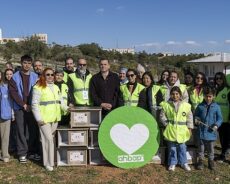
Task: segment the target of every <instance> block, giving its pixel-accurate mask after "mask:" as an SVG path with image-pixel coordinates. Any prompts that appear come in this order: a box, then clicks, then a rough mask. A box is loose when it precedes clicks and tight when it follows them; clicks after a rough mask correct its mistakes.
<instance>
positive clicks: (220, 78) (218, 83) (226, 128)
mask: <svg viewBox="0 0 230 184" xmlns="http://www.w3.org/2000/svg"><path fill="white" fill-rule="evenodd" d="M214 84H215V88H216V97H215V99H214V101H215V102H216V103H217V104H218V105H219V106H220V109H221V113H222V117H223V123H222V124H221V126H220V127H219V129H218V130H219V137H220V144H221V148H222V151H221V155H220V158H219V161H220V162H223V161H225V160H226V152H227V151H228V150H230V123H229V112H230V111H229V108H230V89H229V86H228V85H227V81H226V77H225V75H224V74H223V73H222V72H218V73H216V74H215V77H214Z"/></svg>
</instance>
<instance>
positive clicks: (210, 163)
mask: <svg viewBox="0 0 230 184" xmlns="http://www.w3.org/2000/svg"><path fill="white" fill-rule="evenodd" d="M208 168H209V169H211V170H214V169H215V164H214V160H208Z"/></svg>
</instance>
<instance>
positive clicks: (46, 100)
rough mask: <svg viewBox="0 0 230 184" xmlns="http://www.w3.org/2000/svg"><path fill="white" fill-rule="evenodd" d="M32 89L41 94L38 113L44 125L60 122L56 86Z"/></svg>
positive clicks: (58, 94)
mask: <svg viewBox="0 0 230 184" xmlns="http://www.w3.org/2000/svg"><path fill="white" fill-rule="evenodd" d="M33 89H34V90H35V91H36V90H37V91H39V92H40V93H41V97H40V103H39V111H40V114H41V118H42V120H43V121H44V122H45V123H51V122H58V121H60V120H61V105H60V90H59V88H58V86H56V85H53V89H52V90H51V89H50V88H49V87H45V88H41V87H39V86H38V85H35V86H34V87H33Z"/></svg>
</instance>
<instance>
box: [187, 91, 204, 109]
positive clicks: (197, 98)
mask: <svg viewBox="0 0 230 184" xmlns="http://www.w3.org/2000/svg"><path fill="white" fill-rule="evenodd" d="M189 98H190V101H191V105H192V110H193V111H195V110H196V108H197V106H198V105H199V104H200V103H201V102H203V100H204V95H203V89H201V90H200V94H197V92H196V89H193V90H191V91H190V94H189Z"/></svg>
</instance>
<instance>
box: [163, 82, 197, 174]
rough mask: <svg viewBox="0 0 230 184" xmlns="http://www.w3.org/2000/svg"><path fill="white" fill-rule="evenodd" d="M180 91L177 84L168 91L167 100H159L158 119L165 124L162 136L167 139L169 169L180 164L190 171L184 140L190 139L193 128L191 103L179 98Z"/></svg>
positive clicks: (171, 169) (173, 168) (172, 169)
mask: <svg viewBox="0 0 230 184" xmlns="http://www.w3.org/2000/svg"><path fill="white" fill-rule="evenodd" d="M181 97H182V92H181V90H180V88H179V87H178V86H174V87H173V88H172V89H171V91H170V99H169V101H168V102H165V101H163V102H161V103H160V105H161V107H162V111H161V113H160V120H161V122H162V124H163V125H164V126H165V130H164V132H163V135H164V138H165V139H166V140H167V141H168V165H169V168H168V169H169V171H174V170H175V166H176V165H177V164H180V165H181V167H182V168H183V169H185V170H186V171H190V170H191V168H190V167H189V165H188V163H187V156H186V145H185V142H186V141H188V140H189V139H190V136H191V129H192V128H193V115H192V111H191V105H190V104H189V103H187V102H184V101H182V100H181Z"/></svg>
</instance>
